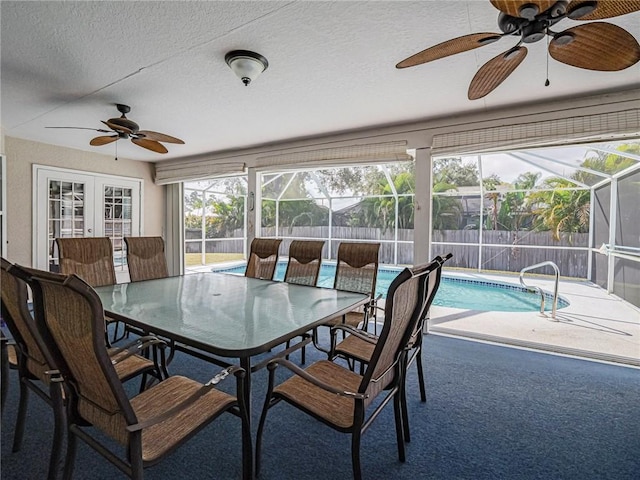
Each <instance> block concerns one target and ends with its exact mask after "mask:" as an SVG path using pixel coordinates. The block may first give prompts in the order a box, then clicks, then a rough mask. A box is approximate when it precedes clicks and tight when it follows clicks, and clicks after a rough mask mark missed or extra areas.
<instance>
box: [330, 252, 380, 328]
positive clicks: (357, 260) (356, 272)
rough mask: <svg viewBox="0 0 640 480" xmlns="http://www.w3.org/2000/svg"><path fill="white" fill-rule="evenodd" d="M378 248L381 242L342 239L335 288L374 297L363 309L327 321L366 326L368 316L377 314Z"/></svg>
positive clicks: (331, 324) (335, 323) (334, 323)
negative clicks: (353, 241) (345, 240)
mask: <svg viewBox="0 0 640 480" xmlns="http://www.w3.org/2000/svg"><path fill="white" fill-rule="evenodd" d="M379 251H380V244H379V243H365V242H358V243H350V242H342V243H340V246H339V247H338V258H337V262H336V276H335V281H334V284H333V288H335V289H337V290H347V291H349V292H358V293H366V294H368V295H369V296H370V297H371V301H370V302H369V304H367V305H366V306H365V307H364V311H362V312H358V311H356V312H349V313H347V314H346V315H343V316H342V317H336V318H332V319H331V320H329V321H328V322H326V323H325V325H328V326H334V325H338V324H343V325H351V326H353V327H357V326H358V325H362V328H363V329H364V330H366V329H367V327H368V323H369V319H370V318H371V317H373V316H374V315H375V305H376V300H377V299H376V298H375V294H376V280H377V278H378V254H379Z"/></svg>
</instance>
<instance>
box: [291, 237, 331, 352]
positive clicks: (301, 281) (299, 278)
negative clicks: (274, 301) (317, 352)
mask: <svg viewBox="0 0 640 480" xmlns="http://www.w3.org/2000/svg"><path fill="white" fill-rule="evenodd" d="M324 244H325V242H324V240H294V241H292V242H291V245H289V260H288V262H287V270H286V272H285V274H284V281H285V282H287V283H293V284H296V285H307V286H311V287H315V286H316V284H317V283H318V275H319V274H320V266H321V264H322V249H323V248H324ZM290 343H291V342H289V341H287V348H289V345H290ZM301 355H302V363H305V361H306V348H305V346H302V354H301Z"/></svg>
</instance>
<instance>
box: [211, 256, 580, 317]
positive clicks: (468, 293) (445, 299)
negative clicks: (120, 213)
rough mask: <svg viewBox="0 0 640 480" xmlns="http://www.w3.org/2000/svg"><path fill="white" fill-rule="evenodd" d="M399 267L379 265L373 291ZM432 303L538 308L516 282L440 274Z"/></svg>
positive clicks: (325, 282)
mask: <svg viewBox="0 0 640 480" xmlns="http://www.w3.org/2000/svg"><path fill="white" fill-rule="evenodd" d="M286 269H287V264H286V262H278V267H277V269H276V274H275V277H274V279H275V280H280V281H282V280H283V279H284V272H285V270H286ZM212 270H213V271H214V272H222V273H234V274H240V275H241V274H244V270H245V266H244V265H238V266H235V267H230V268H213V269H212ZM335 271H336V266H335V264H333V263H323V264H322V266H321V268H320V277H319V278H318V286H319V287H325V288H332V287H333V279H334V276H335ZM400 271H401V269H399V268H393V267H387V266H381V267H380V268H379V269H378V281H377V284H376V294H380V295H382V296H383V297H385V296H386V294H387V290H388V289H389V285H391V282H392V281H393V279H394V278H396V276H397V275H398V273H400ZM433 303H434V305H440V306H442V307H452V308H463V309H467V310H482V311H489V312H537V311H539V310H540V297H539V295H538V294H537V293H530V292H528V291H526V289H524V288H522V287H521V286H519V285H512V284H508V283H500V282H492V281H481V280H468V279H464V278H455V277H448V276H444V275H443V276H442V281H441V282H440V288H439V289H438V293H437V294H436V298H435V299H434V301H433ZM567 305H569V303H568V302H567V301H566V300H564V299H563V298H558V308H564V307H566V306H567ZM551 307H552V297H551V295H549V294H547V296H546V299H545V309H546V310H549V311H550V310H551Z"/></svg>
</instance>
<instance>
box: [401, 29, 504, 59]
mask: <svg viewBox="0 0 640 480" xmlns="http://www.w3.org/2000/svg"><path fill="white" fill-rule="evenodd" d="M501 38H502V35H501V34H499V33H472V34H470V35H464V36H462V37H458V38H453V39H451V40H447V41H446V42H442V43H439V44H438V45H434V46H433V47H429V48H427V49H426V50H422V51H421V52H418V53H416V54H415V55H411V56H410V57H408V58H405V59H404V60H402V61H401V62H400V63H398V64H397V65H396V68H407V67H414V66H416V65H421V64H423V63H427V62H432V61H433V60H438V59H440V58H444V57H448V56H450V55H455V54H456V53H462V52H466V51H468V50H473V49H474V48H478V47H482V46H484V45H489V44H490V43H493V42H496V41H498V40H500V39H501Z"/></svg>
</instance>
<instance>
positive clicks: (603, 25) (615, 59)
mask: <svg viewBox="0 0 640 480" xmlns="http://www.w3.org/2000/svg"><path fill="white" fill-rule="evenodd" d="M490 2H491V4H492V5H493V6H494V7H495V8H497V9H498V10H500V13H499V14H498V27H499V28H500V30H501V31H502V33H472V34H470V35H464V36H462V37H457V38H453V39H451V40H447V41H446V42H442V43H439V44H438V45H435V46H433V47H430V48H427V49H426V50H423V51H421V52H418V53H416V54H415V55H412V56H410V57H408V58H406V59H404V60H402V61H401V62H400V63H398V64H397V65H396V68H406V67H413V66H415V65H420V64H423V63H427V62H431V61H433V60H438V59H440V58H444V57H448V56H450V55H454V54H456V53H462V52H466V51H468V50H473V49H475V48H478V47H482V46H484V45H489V44H490V43H494V42H497V41H498V40H500V39H501V38H502V37H505V36H511V35H513V36H516V37H519V38H520V39H519V41H518V43H517V44H516V45H515V46H513V47H511V48H509V49H508V50H507V51H506V52H504V53H501V54H500V55H498V56H496V57H494V58H492V59H491V60H489V61H488V62H487V63H485V64H484V65H483V66H482V67H480V69H479V70H478V72H477V73H476V74H475V76H474V77H473V80H471V84H470V85H469V92H468V97H469V100H477V99H479V98H482V97H484V96H486V95H487V94H489V93H491V92H492V91H493V90H494V89H495V88H497V87H498V85H500V84H501V83H502V82H503V81H504V80H505V79H506V78H507V77H508V76H509V75H510V74H511V73H512V72H513V71H514V70H515V69H516V67H517V66H518V65H520V63H521V62H522V61H523V60H524V58H525V57H526V56H527V48H526V47H525V46H522V44H523V43H525V44H527V43H535V42H538V41H540V40H542V39H543V38H545V36H547V35H548V36H549V37H551V41H550V42H549V55H551V57H552V58H554V59H555V60H557V61H559V62H562V63H565V64H567V65H572V66H574V67H578V68H584V69H588V70H599V71H617V70H623V69H625V68H628V67H630V66H632V65H634V64H635V63H637V62H638V61H639V60H640V45H639V44H638V42H637V41H636V39H635V38H634V37H633V35H631V34H630V33H629V32H627V31H626V30H625V29H623V28H620V27H618V26H617V25H613V24H611V23H607V22H593V23H587V24H583V25H578V26H575V27H572V28H568V29H566V30H562V31H559V32H556V31H552V30H551V27H553V26H554V25H555V24H556V23H558V22H559V21H561V20H563V19H565V18H569V19H571V20H581V21H582V20H600V19H603V18H611V17H616V16H618V15H624V14H627V13H632V12H636V11H639V10H640V0H627V1H619V0H599V1H584V0H572V1H567V0H562V1H557V0H522V1H520V0H490ZM547 82H548V81H547ZM547 85H548V83H547Z"/></svg>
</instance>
